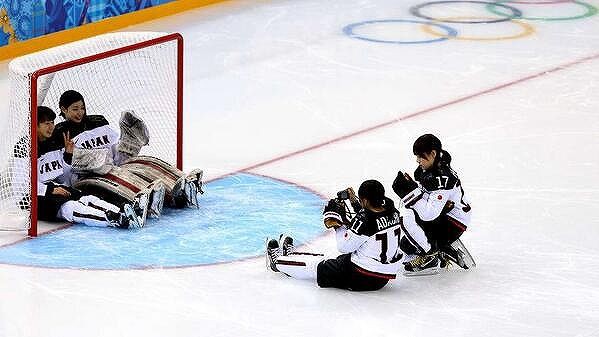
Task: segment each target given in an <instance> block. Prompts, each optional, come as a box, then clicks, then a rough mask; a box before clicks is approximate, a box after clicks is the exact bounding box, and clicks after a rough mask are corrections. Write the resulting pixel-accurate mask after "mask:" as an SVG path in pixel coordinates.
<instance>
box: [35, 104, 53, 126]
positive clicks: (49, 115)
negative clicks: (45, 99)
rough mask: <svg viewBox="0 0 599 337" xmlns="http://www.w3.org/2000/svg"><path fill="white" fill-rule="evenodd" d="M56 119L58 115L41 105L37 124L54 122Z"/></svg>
mask: <svg viewBox="0 0 599 337" xmlns="http://www.w3.org/2000/svg"><path fill="white" fill-rule="evenodd" d="M55 119H56V113H54V111H52V109H50V108H48V107H47V106H43V105H40V106H38V107H37V124H41V123H45V122H48V121H53V120H55Z"/></svg>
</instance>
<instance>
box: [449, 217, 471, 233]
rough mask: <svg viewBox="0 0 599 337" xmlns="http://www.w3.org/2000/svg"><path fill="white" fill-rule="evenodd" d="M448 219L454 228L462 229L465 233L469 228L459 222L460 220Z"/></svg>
mask: <svg viewBox="0 0 599 337" xmlns="http://www.w3.org/2000/svg"><path fill="white" fill-rule="evenodd" d="M447 219H449V222H450V223H451V224H453V225H454V226H456V227H457V228H459V229H461V230H462V231H463V232H465V231H466V228H468V227H467V226H466V225H464V224H463V223H461V222H459V221H458V220H456V219H454V218H452V217H449V216H448V217H447Z"/></svg>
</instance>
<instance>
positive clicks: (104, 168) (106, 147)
mask: <svg viewBox="0 0 599 337" xmlns="http://www.w3.org/2000/svg"><path fill="white" fill-rule="evenodd" d="M59 107H60V111H61V116H62V117H63V118H64V119H65V121H64V122H61V123H59V124H58V125H57V126H56V129H55V131H54V135H53V139H54V142H55V143H57V142H60V137H62V135H63V134H67V133H68V134H70V136H71V137H72V140H73V142H74V144H75V150H74V153H73V170H74V175H73V186H74V187H76V188H78V189H81V190H83V191H85V192H88V193H94V194H98V195H101V196H103V197H106V198H108V199H121V200H131V198H132V197H133V196H134V195H135V194H136V193H138V191H140V190H142V189H144V188H147V187H148V186H149V185H151V184H153V192H152V196H151V200H150V206H149V208H150V212H151V213H152V214H153V215H155V216H159V215H160V213H161V211H162V207H163V205H164V204H166V205H167V206H169V207H176V208H182V207H187V206H196V207H197V197H198V193H200V194H201V193H203V191H202V171H201V170H193V171H192V172H191V173H190V174H188V175H185V174H184V173H183V172H182V171H180V170H178V169H177V168H175V167H173V166H171V165H169V164H168V163H166V162H164V161H162V160H160V159H158V158H154V157H149V156H139V152H140V150H141V148H142V147H143V146H144V145H147V144H148V142H149V132H148V129H147V127H146V125H145V123H144V122H143V121H142V120H141V119H140V118H139V117H138V116H136V115H135V113H134V112H133V111H124V112H123V113H122V114H121V119H120V131H121V132H120V136H119V133H117V132H116V131H115V130H113V129H112V128H111V127H110V125H109V124H108V121H107V120H106V118H104V116H102V115H88V114H87V113H86V106H85V100H84V98H83V96H82V95H81V94H80V93H79V92H77V91H74V90H67V91H65V92H64V93H63V94H62V95H61V96H60V100H59ZM158 181H160V182H162V184H159V183H157V182H158Z"/></svg>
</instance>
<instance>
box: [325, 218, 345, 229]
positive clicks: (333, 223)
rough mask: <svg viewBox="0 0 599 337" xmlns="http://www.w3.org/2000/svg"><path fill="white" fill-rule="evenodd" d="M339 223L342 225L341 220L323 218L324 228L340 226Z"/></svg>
mask: <svg viewBox="0 0 599 337" xmlns="http://www.w3.org/2000/svg"><path fill="white" fill-rule="evenodd" d="M341 225H343V224H342V223H341V222H339V221H337V220H336V219H331V218H329V219H325V220H324V226H325V227H326V228H333V229H337V228H339V227H341Z"/></svg>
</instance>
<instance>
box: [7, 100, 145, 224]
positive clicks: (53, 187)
mask: <svg viewBox="0 0 599 337" xmlns="http://www.w3.org/2000/svg"><path fill="white" fill-rule="evenodd" d="M55 118H56V114H55V113H54V111H52V109H50V108H48V107H45V106H40V107H38V108H37V150H38V151H37V154H38V157H37V166H38V179H37V181H38V187H37V191H38V195H37V205H38V219H40V220H44V221H56V220H58V219H64V220H67V221H69V222H77V223H83V224H85V225H88V226H109V227H119V228H141V227H143V226H144V224H145V221H146V207H147V203H148V200H149V191H141V192H139V193H138V194H137V195H136V196H135V197H134V203H133V204H123V205H122V207H119V206H116V205H114V204H111V203H109V202H106V201H104V200H102V199H100V198H98V197H96V196H92V195H82V193H81V191H78V190H77V189H74V188H72V187H70V186H68V181H69V179H68V176H69V174H70V171H71V167H70V163H71V160H72V156H73V148H74V144H73V142H72V141H71V139H70V136H69V134H68V132H67V133H66V134H64V135H63V141H64V142H63V146H57V145H56V144H55V143H53V142H50V141H49V138H50V137H51V135H52V132H53V130H54V119H55ZM17 146H18V145H17ZM16 153H19V151H18V150H15V154H16Z"/></svg>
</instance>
